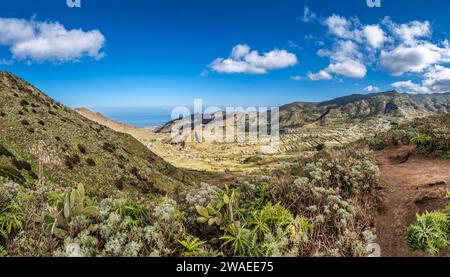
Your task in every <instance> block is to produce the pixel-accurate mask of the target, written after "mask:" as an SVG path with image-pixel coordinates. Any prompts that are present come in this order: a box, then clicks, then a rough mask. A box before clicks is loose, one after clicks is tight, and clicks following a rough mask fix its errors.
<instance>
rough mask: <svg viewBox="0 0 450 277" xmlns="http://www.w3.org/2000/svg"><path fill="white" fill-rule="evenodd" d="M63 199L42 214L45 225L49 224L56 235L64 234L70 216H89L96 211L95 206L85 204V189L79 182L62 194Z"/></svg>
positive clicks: (62, 235) (61, 235)
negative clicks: (75, 186)
mask: <svg viewBox="0 0 450 277" xmlns="http://www.w3.org/2000/svg"><path fill="white" fill-rule="evenodd" d="M61 199H63V200H61V201H58V202H57V203H56V208H54V209H52V210H51V211H50V212H49V214H47V215H45V216H44V223H45V224H46V226H51V233H52V234H53V235H55V236H56V237H60V238H63V237H65V236H66V231H65V230H64V228H65V227H66V226H67V224H68V223H69V222H70V220H71V218H73V217H76V216H80V215H84V216H90V215H92V214H94V213H95V212H96V211H97V208H96V207H95V206H87V205H86V196H85V189H84V186H83V184H81V183H80V184H79V185H78V186H77V188H76V189H71V190H70V191H69V192H67V193H66V194H65V195H64V198H61Z"/></svg>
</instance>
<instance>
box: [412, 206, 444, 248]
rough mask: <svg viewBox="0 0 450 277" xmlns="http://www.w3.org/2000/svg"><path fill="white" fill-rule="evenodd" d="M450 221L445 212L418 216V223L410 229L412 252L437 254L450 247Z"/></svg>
mask: <svg viewBox="0 0 450 277" xmlns="http://www.w3.org/2000/svg"><path fill="white" fill-rule="evenodd" d="M449 228H450V220H449V216H448V215H447V214H445V213H443V212H432V213H428V212H426V213H425V214H422V215H417V221H416V223H414V224H413V225H411V226H410V227H409V229H408V246H409V249H410V250H411V251H415V250H421V251H426V252H430V253H432V254H436V253H438V252H440V251H441V250H443V249H445V248H447V247H449V246H450V237H449Z"/></svg>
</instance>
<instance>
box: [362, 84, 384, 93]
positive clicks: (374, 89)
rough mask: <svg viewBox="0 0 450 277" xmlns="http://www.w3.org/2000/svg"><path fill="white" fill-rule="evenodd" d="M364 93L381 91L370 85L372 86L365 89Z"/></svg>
mask: <svg viewBox="0 0 450 277" xmlns="http://www.w3.org/2000/svg"><path fill="white" fill-rule="evenodd" d="M364 91H367V92H378V91H380V88H379V87H376V86H372V85H370V86H367V87H365V88H364Z"/></svg>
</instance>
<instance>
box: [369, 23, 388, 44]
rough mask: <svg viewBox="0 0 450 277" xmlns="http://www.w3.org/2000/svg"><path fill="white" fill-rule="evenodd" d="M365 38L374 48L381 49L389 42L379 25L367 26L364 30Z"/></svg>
mask: <svg viewBox="0 0 450 277" xmlns="http://www.w3.org/2000/svg"><path fill="white" fill-rule="evenodd" d="M363 32H364V36H365V38H366V40H367V42H368V43H369V45H370V46H371V47H372V48H380V47H381V46H382V45H383V43H384V42H385V41H386V40H387V38H386V36H385V33H384V31H383V30H382V29H381V28H380V26H379V25H367V26H365V27H364V29H363Z"/></svg>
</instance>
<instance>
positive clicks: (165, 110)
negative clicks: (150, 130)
mask: <svg viewBox="0 0 450 277" xmlns="http://www.w3.org/2000/svg"><path fill="white" fill-rule="evenodd" d="M93 110H95V111H96V112H100V113H101V114H103V115H105V116H106V117H108V118H110V119H112V120H115V121H119V122H122V123H126V124H128V125H132V126H136V127H139V128H143V127H153V126H160V125H163V124H165V123H167V122H169V121H170V120H171V112H172V108H170V107H149V108H95V109H93Z"/></svg>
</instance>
